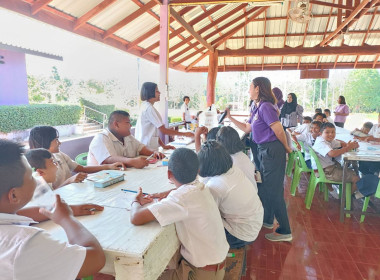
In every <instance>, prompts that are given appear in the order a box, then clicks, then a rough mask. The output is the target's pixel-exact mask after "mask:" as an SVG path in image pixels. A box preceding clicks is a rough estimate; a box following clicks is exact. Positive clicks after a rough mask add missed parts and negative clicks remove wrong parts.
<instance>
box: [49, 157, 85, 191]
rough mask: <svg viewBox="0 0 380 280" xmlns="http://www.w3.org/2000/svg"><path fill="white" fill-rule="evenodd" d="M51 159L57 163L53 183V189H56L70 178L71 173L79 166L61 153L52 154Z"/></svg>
mask: <svg viewBox="0 0 380 280" xmlns="http://www.w3.org/2000/svg"><path fill="white" fill-rule="evenodd" d="M53 157H54V159H55V160H56V161H57V162H58V165H57V168H58V169H57V173H56V176H55V182H54V183H53V188H54V189H56V188H58V187H59V186H60V185H62V183H63V182H65V181H66V180H67V179H68V178H70V177H71V176H72V175H71V172H73V171H74V169H75V168H77V167H78V165H79V164H78V163H76V162H75V161H73V160H72V159H71V158H70V157H69V156H68V155H66V154H65V153H62V152H59V153H54V154H53Z"/></svg>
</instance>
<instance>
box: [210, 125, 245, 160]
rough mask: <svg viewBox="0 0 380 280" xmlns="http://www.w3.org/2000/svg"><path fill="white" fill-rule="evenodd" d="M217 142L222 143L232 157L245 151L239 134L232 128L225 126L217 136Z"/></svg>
mask: <svg viewBox="0 0 380 280" xmlns="http://www.w3.org/2000/svg"><path fill="white" fill-rule="evenodd" d="M216 141H218V142H219V143H221V144H222V145H223V146H224V148H226V150H227V151H228V152H229V154H230V155H233V154H236V153H238V152H241V151H243V150H244V149H245V145H244V144H243V141H241V139H240V137H239V133H238V132H237V131H236V130H235V129H234V128H233V127H231V126H223V127H222V128H221V129H219V131H218V133H217V134H216Z"/></svg>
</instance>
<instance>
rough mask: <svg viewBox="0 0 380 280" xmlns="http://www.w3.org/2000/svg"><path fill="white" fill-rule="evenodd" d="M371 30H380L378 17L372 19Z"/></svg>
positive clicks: (379, 16) (379, 18) (379, 17)
mask: <svg viewBox="0 0 380 280" xmlns="http://www.w3.org/2000/svg"><path fill="white" fill-rule="evenodd" d="M371 29H373V30H379V29H380V15H376V16H375V18H374V19H373V23H372V27H371Z"/></svg>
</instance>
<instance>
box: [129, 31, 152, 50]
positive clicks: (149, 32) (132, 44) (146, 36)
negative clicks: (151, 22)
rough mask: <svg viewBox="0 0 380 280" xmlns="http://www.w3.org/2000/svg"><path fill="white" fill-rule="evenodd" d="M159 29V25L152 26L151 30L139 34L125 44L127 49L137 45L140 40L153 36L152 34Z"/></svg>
mask: <svg viewBox="0 0 380 280" xmlns="http://www.w3.org/2000/svg"><path fill="white" fill-rule="evenodd" d="M159 31H160V26H159V25H158V26H156V27H153V28H152V29H151V30H149V31H148V32H147V33H145V34H144V35H141V36H140V37H138V38H137V39H135V40H134V41H132V42H130V43H129V44H128V46H127V50H130V49H132V48H134V47H135V46H137V45H138V44H140V43H141V42H142V41H144V40H146V39H148V38H149V37H151V36H153V35H154V34H156V33H157V32H159Z"/></svg>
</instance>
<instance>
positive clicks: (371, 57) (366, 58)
mask: <svg viewBox="0 0 380 280" xmlns="http://www.w3.org/2000/svg"><path fill="white" fill-rule="evenodd" d="M375 58H376V55H361V56H360V57H359V59H358V61H359V62H373V61H374V60H375Z"/></svg>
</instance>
